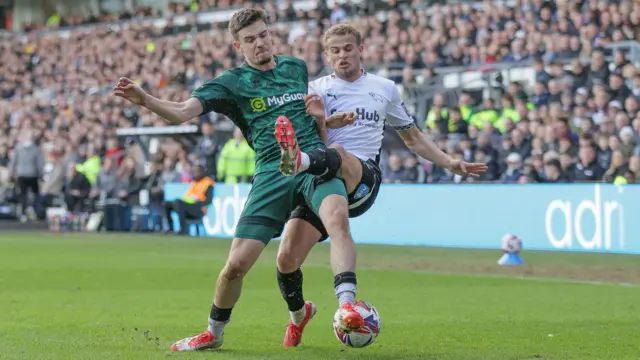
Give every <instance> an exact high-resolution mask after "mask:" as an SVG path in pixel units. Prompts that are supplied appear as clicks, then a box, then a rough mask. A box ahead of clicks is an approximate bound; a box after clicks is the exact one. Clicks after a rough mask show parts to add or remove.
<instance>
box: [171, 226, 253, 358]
mask: <svg viewBox="0 0 640 360" xmlns="http://www.w3.org/2000/svg"><path fill="white" fill-rule="evenodd" d="M264 247H265V243H264V242H262V241H258V240H253V239H242V238H237V239H234V240H233V243H232V244H231V250H230V251H229V257H228V258H227V263H226V264H225V266H224V268H222V271H220V274H219V275H218V280H217V282H216V290H215V294H214V296H213V305H212V306H211V312H210V314H209V321H208V322H209V325H208V327H207V330H206V331H205V332H203V333H201V334H198V335H195V336H190V337H187V338H185V339H182V340H180V341H178V342H176V343H175V344H173V346H171V350H173V351H196V350H204V349H214V348H218V347H220V346H222V343H223V341H224V340H223V335H224V328H225V326H226V325H227V324H228V323H229V321H230V319H231V310H232V309H233V307H234V306H235V304H236V303H237V302H238V299H239V298H240V293H241V291H242V281H243V279H244V276H245V275H246V274H247V272H249V269H251V267H252V266H253V264H255V262H256V260H257V259H258V257H259V256H260V254H261V253H262V250H264Z"/></svg>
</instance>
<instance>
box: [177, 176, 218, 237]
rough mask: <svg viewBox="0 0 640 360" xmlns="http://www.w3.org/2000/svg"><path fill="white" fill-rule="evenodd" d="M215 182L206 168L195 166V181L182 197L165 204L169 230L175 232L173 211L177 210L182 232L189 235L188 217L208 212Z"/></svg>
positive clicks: (197, 217) (199, 215)
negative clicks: (208, 174) (206, 172)
mask: <svg viewBox="0 0 640 360" xmlns="http://www.w3.org/2000/svg"><path fill="white" fill-rule="evenodd" d="M214 185H215V182H214V181H213V180H212V179H211V178H210V177H208V176H206V174H205V169H204V168H203V167H202V166H200V165H198V166H195V167H194V172H193V182H192V183H191V186H190V187H189V189H188V190H187V192H186V193H185V194H184V196H183V197H182V199H178V200H175V201H170V202H167V203H166V204H165V216H166V220H167V224H168V225H169V228H168V229H167V232H175V230H174V229H175V228H174V225H173V218H172V217H171V212H172V211H175V212H176V214H177V215H178V221H179V223H180V231H179V233H180V234H183V235H188V234H189V229H188V226H187V220H188V219H199V218H202V217H203V216H204V215H205V214H206V213H207V208H208V207H209V205H211V203H212V202H213V187H214Z"/></svg>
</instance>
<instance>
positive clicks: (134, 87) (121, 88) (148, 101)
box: [113, 78, 203, 124]
mask: <svg viewBox="0 0 640 360" xmlns="http://www.w3.org/2000/svg"><path fill="white" fill-rule="evenodd" d="M113 94H114V95H115V96H119V97H121V98H123V99H126V100H127V101H129V102H131V103H134V104H137V105H140V106H144V107H145V108H147V109H149V110H151V111H152V112H154V113H155V114H157V115H158V116H160V117H161V118H163V119H165V120H167V121H169V122H170V123H172V124H182V123H183V122H186V121H188V120H191V119H193V118H194V117H196V116H198V115H200V114H201V113H202V110H203V109H202V104H201V102H200V101H199V100H198V99H195V98H190V99H189V100H187V101H184V102H173V101H166V100H161V99H158V98H156V97H153V96H151V95H150V94H147V93H146V92H145V91H144V90H143V89H142V88H141V87H140V86H139V85H138V84H136V83H134V82H133V81H131V80H130V79H127V78H120V80H119V81H118V84H117V85H116V87H114V88H113Z"/></svg>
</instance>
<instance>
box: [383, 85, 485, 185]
mask: <svg viewBox="0 0 640 360" xmlns="http://www.w3.org/2000/svg"><path fill="white" fill-rule="evenodd" d="M387 121H388V122H389V123H390V125H391V126H393V127H394V128H395V129H396V130H397V131H398V134H399V135H400V137H402V140H404V143H405V144H406V145H407V147H408V148H409V149H411V150H412V151H413V152H414V153H416V154H418V156H420V157H421V158H423V159H425V160H428V161H431V162H432V163H434V164H436V165H437V166H440V167H443V168H446V169H449V171H451V172H453V173H455V174H458V175H462V176H473V177H477V176H479V175H480V174H481V173H483V172H485V171H487V165H485V164H475V163H465V162H464V161H460V160H456V159H453V158H452V157H451V156H449V155H447V154H445V153H444V152H443V151H442V150H440V149H439V148H438V146H436V144H435V143H434V142H433V141H431V140H429V139H428V138H427V137H425V136H424V135H423V134H422V132H420V130H419V129H418V128H417V127H416V125H415V121H414V120H413V117H412V116H411V115H409V112H408V111H407V108H406V107H405V106H404V102H403V101H402V96H400V93H399V92H398V89H397V88H396V87H395V85H394V86H393V87H392V88H391V96H390V101H389V105H388V107H387Z"/></svg>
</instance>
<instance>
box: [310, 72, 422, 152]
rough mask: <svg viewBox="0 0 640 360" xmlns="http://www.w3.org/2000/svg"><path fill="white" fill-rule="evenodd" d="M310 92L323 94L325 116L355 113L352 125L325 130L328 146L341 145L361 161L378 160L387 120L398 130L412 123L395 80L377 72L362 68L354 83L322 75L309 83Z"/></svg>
mask: <svg viewBox="0 0 640 360" xmlns="http://www.w3.org/2000/svg"><path fill="white" fill-rule="evenodd" d="M309 93H310V94H311V93H315V94H318V95H320V96H321V97H322V100H323V101H324V105H325V112H326V114H327V116H330V115H332V114H334V113H336V112H347V111H354V112H356V114H357V120H356V122H355V123H354V124H353V125H349V126H345V127H343V128H340V129H328V142H329V143H328V144H327V145H331V144H340V145H342V147H344V149H345V150H346V151H347V152H350V153H351V154H353V155H355V156H357V157H358V158H360V159H362V160H369V159H373V160H377V157H378V155H379V154H380V148H381V147H382V137H383V136H384V127H385V125H386V124H387V123H388V124H389V125H390V126H392V127H393V128H395V129H396V130H399V131H403V130H407V129H410V128H411V127H414V126H415V124H414V122H413V118H412V117H411V116H410V115H409V113H408V112H407V109H406V108H405V106H404V102H403V101H402V97H401V96H400V93H399V92H398V88H396V85H395V84H394V82H393V81H391V80H389V79H385V78H383V77H380V76H377V75H373V74H368V73H366V72H364V71H363V73H362V76H361V77H360V78H359V79H358V80H356V81H354V82H348V81H344V80H341V79H340V78H338V77H337V76H335V74H332V75H328V76H324V77H321V78H319V79H317V80H314V81H312V82H311V83H310V84H309Z"/></svg>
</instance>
